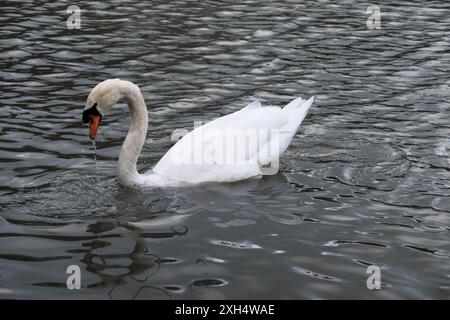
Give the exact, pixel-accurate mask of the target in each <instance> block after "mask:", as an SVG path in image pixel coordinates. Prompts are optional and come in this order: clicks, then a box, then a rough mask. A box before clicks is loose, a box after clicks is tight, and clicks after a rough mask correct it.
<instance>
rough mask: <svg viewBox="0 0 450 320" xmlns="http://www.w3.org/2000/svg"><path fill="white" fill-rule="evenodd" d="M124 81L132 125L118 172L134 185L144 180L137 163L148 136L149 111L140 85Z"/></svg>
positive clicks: (120, 178) (126, 181)
mask: <svg viewBox="0 0 450 320" xmlns="http://www.w3.org/2000/svg"><path fill="white" fill-rule="evenodd" d="M122 83H123V86H122V88H121V93H122V95H123V97H124V98H125V100H126V102H127V103H128V108H129V109H130V113H131V126H130V129H129V130H128V134H127V137H126V138H125V141H124V142H123V145H122V149H121V150H120V156H119V162H118V164H117V173H118V177H119V180H120V181H121V182H122V183H123V184H126V185H132V184H139V183H140V182H141V180H142V177H141V175H140V174H139V173H138V171H137V169H136V163H137V159H138V157H139V154H140V153H141V150H142V146H143V145H144V142H145V138H146V136H147V128H148V112H147V106H146V105H145V101H144V98H143V97H142V93H141V91H140V90H139V87H138V86H136V85H135V84H133V83H131V82H128V81H123V82H122Z"/></svg>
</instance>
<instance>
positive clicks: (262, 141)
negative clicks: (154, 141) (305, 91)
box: [153, 99, 312, 183]
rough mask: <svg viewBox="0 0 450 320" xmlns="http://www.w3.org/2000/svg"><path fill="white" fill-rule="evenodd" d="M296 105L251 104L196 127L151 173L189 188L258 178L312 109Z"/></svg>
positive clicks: (281, 150) (309, 103)
mask: <svg viewBox="0 0 450 320" xmlns="http://www.w3.org/2000/svg"><path fill="white" fill-rule="evenodd" d="M296 100H297V99H296ZM294 101H295V100H294ZM300 101H301V103H300V104H298V103H296V105H295V106H296V107H295V108H294V107H290V108H288V109H286V108H285V109H286V110H285V109H280V108H278V107H260V103H259V102H253V103H251V104H250V105H248V106H247V107H245V108H243V109H241V110H239V111H237V112H234V113H232V114H229V115H226V116H223V117H221V118H218V119H216V120H213V121H211V122H209V123H207V124H205V125H203V126H201V127H198V128H196V129H194V130H193V131H191V132H189V133H188V134H186V135H185V136H184V137H183V138H181V139H180V140H179V141H178V142H177V143H176V144H175V145H174V146H173V147H172V148H171V149H170V150H169V151H168V152H167V153H166V154H165V155H164V156H163V157H162V158H161V160H160V161H159V162H158V163H157V164H156V166H155V167H154V168H153V172H155V173H157V174H158V175H161V176H165V177H167V178H170V179H172V180H177V181H186V182H193V183H197V182H207V181H218V182H230V181H237V180H242V179H247V178H250V177H253V176H258V175H260V174H261V170H260V167H261V166H262V165H266V164H268V163H270V162H271V161H272V160H273V158H274V157H279V155H280V154H281V153H282V152H284V151H285V150H286V149H287V147H288V145H289V143H290V141H291V139H292V137H293V136H294V134H295V132H296V131H297V129H298V127H299V126H300V123H301V121H302V120H303V118H304V116H305V115H306V112H307V111H308V109H309V106H310V105H311V104H312V100H311V99H310V100H308V101H307V102H304V101H302V100H300ZM297 102H298V101H297ZM288 106H289V105H288Z"/></svg>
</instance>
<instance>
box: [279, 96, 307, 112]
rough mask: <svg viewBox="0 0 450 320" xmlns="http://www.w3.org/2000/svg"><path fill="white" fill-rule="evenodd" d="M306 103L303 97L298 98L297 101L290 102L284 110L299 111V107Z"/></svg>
mask: <svg viewBox="0 0 450 320" xmlns="http://www.w3.org/2000/svg"><path fill="white" fill-rule="evenodd" d="M303 102H305V100H303V99H302V97H298V98H297V99H294V100H292V101H291V102H289V103H288V104H287V105H286V106H285V107H284V108H283V110H294V109H297V108H298V107H299V106H301V104H302V103H303Z"/></svg>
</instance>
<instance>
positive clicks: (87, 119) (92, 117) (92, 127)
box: [82, 103, 102, 140]
mask: <svg viewBox="0 0 450 320" xmlns="http://www.w3.org/2000/svg"><path fill="white" fill-rule="evenodd" d="M82 120H83V122H84V123H89V138H90V139H91V140H94V139H95V136H96V135H97V130H98V127H99V126H100V122H101V121H102V115H101V114H100V112H98V110H97V103H94V105H93V106H92V107H91V108H89V109H87V110H84V112H83V116H82Z"/></svg>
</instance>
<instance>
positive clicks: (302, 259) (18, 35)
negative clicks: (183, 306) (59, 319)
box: [0, 0, 450, 299]
mask: <svg viewBox="0 0 450 320" xmlns="http://www.w3.org/2000/svg"><path fill="white" fill-rule="evenodd" d="M390 2H391V1H377V4H378V5H379V6H380V8H381V12H382V18H381V29H379V30H370V29H368V27H367V26H366V19H367V18H368V16H369V15H368V14H367V13H366V8H367V6H368V5H369V3H367V2H364V1H339V4H336V3H335V2H334V1H305V2H303V1H301V2H300V1H289V2H287V1H286V2H280V1H273V2H264V3H261V2H258V1H234V0H233V1H224V2H218V1H171V2H170V3H167V1H148V2H147V1H142V3H138V2H137V1H111V2H110V1H108V3H106V2H103V1H92V2H83V1H77V4H78V6H79V7H80V8H81V10H82V12H81V29H79V30H77V29H74V30H70V29H68V28H67V26H66V19H67V18H68V16H69V15H68V14H67V13H66V8H67V7H68V6H69V5H70V4H72V2H67V1H54V2H52V3H46V2H45V1H2V2H1V3H0V27H1V29H0V30H1V31H0V54H1V60H0V66H1V68H0V87H1V91H0V92H1V93H0V95H1V96H0V164H1V166H0V298H105V299H109V298H112V299H119V298H123V299H132V298H135V299H157V298H160V299H169V298H172V299H180V298H194V299H197V298H238V299H239V298H293V299H299V298H313V299H316V298H319V299H320V298H418V299H422V298H449V297H450V259H449V258H450V164H449V156H448V151H449V147H450V141H449V136H450V134H449V132H450V120H449V119H450V112H449V98H450V88H449V85H450V39H449V38H450V4H449V2H447V1H443V0H442V1H427V2H424V1H397V2H395V4H394V3H392V4H390ZM423 3H426V7H424V5H423ZM114 77H120V78H122V79H127V80H130V81H133V82H135V83H136V84H138V85H139V86H140V87H141V90H142V92H143V95H144V97H145V99H146V102H147V105H148V107H149V113H150V127H149V132H148V136H147V138H148V141H147V142H146V144H145V146H144V150H143V153H142V155H141V158H140V162H139V169H148V168H151V166H152V164H155V163H156V161H157V160H158V159H159V158H160V157H161V156H162V155H163V154H164V153H165V152H166V151H167V150H168V149H169V147H170V146H171V145H172V144H173V142H172V141H171V140H170V136H171V134H172V131H173V130H174V129H190V128H192V127H193V125H194V121H205V120H211V119H214V118H216V117H218V116H221V115H224V114H227V113H230V112H232V111H235V110H237V109H238V108H240V107H242V106H243V105H245V104H246V103H248V102H250V101H251V100H252V99H253V98H258V99H260V100H261V101H262V102H263V103H266V104H274V105H284V104H286V103H287V102H289V101H290V100H292V99H293V98H295V97H296V96H299V95H301V96H303V97H305V98H307V97H310V96H312V95H315V96H316V101H315V104H314V106H313V108H312V109H311V111H310V114H309V115H308V116H307V118H306V119H305V121H304V123H303V126H302V129H301V131H300V133H299V134H297V135H296V137H295V138H294V140H293V142H292V144H291V146H290V148H289V149H288V152H287V153H286V154H285V156H284V158H283V159H282V161H281V170H280V173H279V174H278V175H275V176H270V177H265V178H263V179H260V180H253V181H245V182H241V183H234V184H228V185H226V184H224V185H207V186H198V187H191V188H179V189H177V188H172V189H151V188H147V189H129V188H123V187H120V186H119V185H118V183H117V179H116V176H115V165H116V161H117V158H118V153H119V150H120V147H121V144H122V141H123V139H124V137H125V135H126V132H127V130H128V125H129V114H128V111H127V108H126V106H125V105H121V106H120V107H117V108H115V109H114V111H113V112H112V113H111V114H110V115H108V116H107V117H105V118H104V121H103V127H102V128H101V129H100V134H99V136H98V139H97V159H98V161H99V162H98V165H99V168H98V173H97V170H96V163H95V161H94V156H93V147H92V144H91V143H90V141H89V139H88V132H87V127H86V126H85V125H83V124H82V123H81V111H82V108H83V107H84V102H85V99H86V97H87V95H88V93H89V91H90V90H91V89H92V88H93V87H94V86H95V85H96V84H97V83H98V82H100V81H102V80H104V79H107V78H114ZM372 264H376V265H379V266H380V267H381V273H382V278H381V281H382V289H381V290H368V289H367V287H366V279H367V277H368V275H367V274H366V268H367V266H369V265H372ZM69 265H78V266H80V268H81V272H82V280H81V281H82V289H81V290H68V289H67V288H66V279H67V276H68V275H67V274H66V268H67V267H68V266H69Z"/></svg>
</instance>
